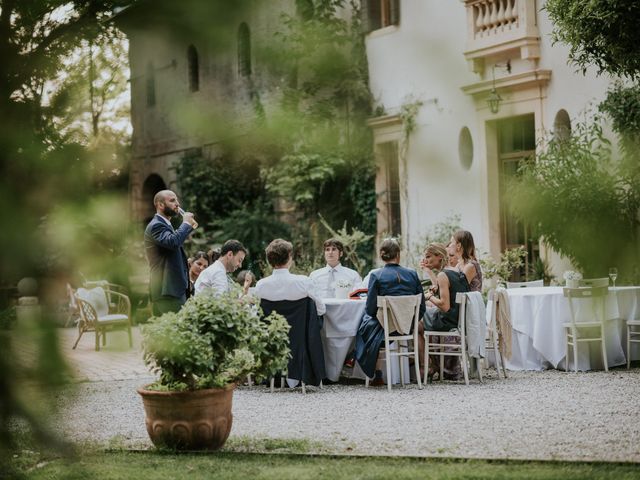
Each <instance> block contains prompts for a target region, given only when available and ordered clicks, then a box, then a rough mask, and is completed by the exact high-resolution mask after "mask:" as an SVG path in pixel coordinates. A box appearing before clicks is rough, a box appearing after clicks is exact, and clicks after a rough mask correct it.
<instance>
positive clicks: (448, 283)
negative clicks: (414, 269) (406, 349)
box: [420, 243, 469, 375]
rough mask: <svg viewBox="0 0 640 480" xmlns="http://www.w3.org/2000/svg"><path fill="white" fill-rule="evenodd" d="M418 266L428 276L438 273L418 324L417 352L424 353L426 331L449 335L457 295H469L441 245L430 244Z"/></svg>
mask: <svg viewBox="0 0 640 480" xmlns="http://www.w3.org/2000/svg"><path fill="white" fill-rule="evenodd" d="M420 265H421V266H422V268H423V269H424V270H425V271H426V272H427V273H428V274H429V276H433V273H432V270H438V274H437V275H436V276H435V278H436V283H435V285H434V286H433V287H431V289H430V290H429V292H428V293H427V294H426V295H425V300H427V302H428V303H427V309H426V311H425V314H424V325H421V331H420V333H421V335H420V341H421V348H420V351H421V352H424V336H423V335H422V333H423V332H424V331H425V329H426V330H429V331H437V332H448V331H451V330H453V329H455V328H457V327H458V311H459V305H458V304H457V303H456V294H458V293H463V292H468V291H469V282H467V279H466V277H465V276H464V274H463V273H461V272H459V271H458V270H456V269H451V268H449V267H447V265H448V255H447V251H446V249H445V247H444V246H443V245H440V244H437V243H432V244H429V245H428V246H427V248H426V250H425V256H424V259H423V260H422V262H421V263H420ZM423 361H424V360H423ZM434 371H435V369H434V368H430V369H429V372H430V375H431V374H432V373H433V372H434Z"/></svg>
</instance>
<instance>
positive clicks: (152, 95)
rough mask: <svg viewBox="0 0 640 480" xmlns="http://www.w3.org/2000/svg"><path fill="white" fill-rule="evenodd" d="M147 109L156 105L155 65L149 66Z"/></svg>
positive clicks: (150, 64)
mask: <svg viewBox="0 0 640 480" xmlns="http://www.w3.org/2000/svg"><path fill="white" fill-rule="evenodd" d="M146 81H147V107H153V106H154V105H155V104H156V70H155V68H153V63H151V62H149V63H148V64H147V74H146Z"/></svg>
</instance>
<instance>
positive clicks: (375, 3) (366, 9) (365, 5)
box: [360, 0, 381, 34]
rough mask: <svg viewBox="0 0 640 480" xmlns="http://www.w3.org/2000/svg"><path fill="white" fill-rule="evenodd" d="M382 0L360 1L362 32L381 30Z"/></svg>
mask: <svg viewBox="0 0 640 480" xmlns="http://www.w3.org/2000/svg"><path fill="white" fill-rule="evenodd" d="M380 15H381V10H380V0H360V20H361V22H362V32H363V33H365V34H366V33H369V32H372V31H373V30H377V29H378V28H380Z"/></svg>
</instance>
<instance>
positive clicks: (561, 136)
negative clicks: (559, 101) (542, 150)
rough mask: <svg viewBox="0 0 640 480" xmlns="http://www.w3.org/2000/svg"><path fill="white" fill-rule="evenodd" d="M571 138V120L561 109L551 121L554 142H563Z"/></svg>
mask: <svg viewBox="0 0 640 480" xmlns="http://www.w3.org/2000/svg"><path fill="white" fill-rule="evenodd" d="M570 136H571V119H570V118H569V114H568V113H567V111H566V110H564V109H562V110H559V111H558V113H556V118H555V120H554V121H553V138H554V140H558V141H564V140H567V139H568V138H569V137H570Z"/></svg>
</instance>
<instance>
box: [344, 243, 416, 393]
mask: <svg viewBox="0 0 640 480" xmlns="http://www.w3.org/2000/svg"><path fill="white" fill-rule="evenodd" d="M380 258H381V259H382V261H383V262H384V263H385V265H384V267H382V268H380V269H378V270H377V271H372V272H371V278H370V280H369V292H368V295H367V304H366V308H365V313H364V315H363V316H362V320H361V321H360V326H359V327H358V333H357V335H356V352H355V357H356V360H357V361H358V363H359V364H360V368H362V371H363V372H364V373H365V374H366V375H367V376H368V377H369V378H372V377H373V382H372V385H382V383H383V382H382V370H381V369H380V362H379V361H378V353H379V351H380V347H381V346H382V344H383V342H384V329H383V328H382V325H380V322H379V321H378V319H377V318H376V315H377V313H378V296H399V295H417V294H421V295H424V292H423V290H422V285H421V284H420V279H419V278H418V274H417V273H416V271H415V270H412V269H409V268H405V267H401V266H400V265H399V263H400V244H399V243H398V241H397V240H395V239H393V238H387V239H386V240H384V241H383V242H382V245H380ZM424 310H425V306H424V300H423V301H422V303H421V305H420V316H421V317H422V315H423V314H424ZM387 381H390V379H387Z"/></svg>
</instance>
